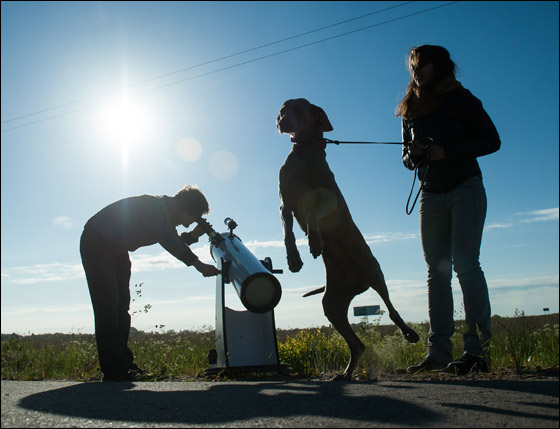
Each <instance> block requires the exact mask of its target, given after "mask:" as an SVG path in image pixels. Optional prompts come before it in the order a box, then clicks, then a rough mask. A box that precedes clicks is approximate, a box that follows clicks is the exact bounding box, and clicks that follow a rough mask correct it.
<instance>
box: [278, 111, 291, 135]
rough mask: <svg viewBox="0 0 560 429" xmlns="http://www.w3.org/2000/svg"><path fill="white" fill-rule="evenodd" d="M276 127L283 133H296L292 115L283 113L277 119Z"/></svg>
mask: <svg viewBox="0 0 560 429" xmlns="http://www.w3.org/2000/svg"><path fill="white" fill-rule="evenodd" d="M276 127H277V128H278V130H279V131H280V132H281V133H293V132H295V131H296V127H295V124H294V121H293V119H292V117H291V115H289V114H287V113H282V112H280V114H279V115H278V118H276Z"/></svg>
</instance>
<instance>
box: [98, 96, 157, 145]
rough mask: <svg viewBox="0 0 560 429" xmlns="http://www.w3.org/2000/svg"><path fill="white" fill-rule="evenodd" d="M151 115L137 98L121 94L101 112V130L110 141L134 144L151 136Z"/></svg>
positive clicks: (120, 143)
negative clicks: (119, 97)
mask: <svg viewBox="0 0 560 429" xmlns="http://www.w3.org/2000/svg"><path fill="white" fill-rule="evenodd" d="M152 119H153V116H152V115H151V114H150V111H149V109H148V108H147V107H146V106H145V105H144V104H142V103H141V102H140V101H138V100H133V99H131V98H129V97H127V96H123V97H122V98H121V99H120V100H117V101H115V102H113V103H111V104H109V105H107V106H106V107H105V108H104V109H103V110H102V112H101V131H102V134H103V135H104V136H105V138H107V139H108V140H109V141H110V142H112V143H115V144H119V145H122V146H127V147H129V146H135V145H137V144H140V143H143V142H146V141H148V140H149V139H150V137H151V132H152V123H153V120H152Z"/></svg>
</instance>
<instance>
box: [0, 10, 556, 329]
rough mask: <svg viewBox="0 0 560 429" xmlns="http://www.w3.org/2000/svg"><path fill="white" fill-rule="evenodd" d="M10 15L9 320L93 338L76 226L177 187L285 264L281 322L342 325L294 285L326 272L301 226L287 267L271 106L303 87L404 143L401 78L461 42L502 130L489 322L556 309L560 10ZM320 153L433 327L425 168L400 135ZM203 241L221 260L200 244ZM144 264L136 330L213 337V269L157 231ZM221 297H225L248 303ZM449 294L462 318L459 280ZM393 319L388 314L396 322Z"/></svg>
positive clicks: (280, 154)
mask: <svg viewBox="0 0 560 429" xmlns="http://www.w3.org/2000/svg"><path fill="white" fill-rule="evenodd" d="M1 8H2V10H1V12H2V17H1V19H2V25H1V58H2V64H1V116H2V134H1V150H2V153H1V166H2V168H1V176H2V180H1V186H2V189H1V272H2V277H1V281H2V283H1V291H2V296H1V298H2V299H1V314H2V321H1V322H2V333H12V332H15V333H19V334H22V335H28V334H31V333H34V334H40V333H56V332H61V333H93V332H94V329H93V311H92V308H91V302H90V298H89V293H88V288H87V283H86V280H85V276H84V272H83V267H82V265H81V258H80V254H79V240H80V235H81V233H82V230H83V225H84V224H85V223H86V222H87V220H88V219H89V218H90V217H91V216H93V215H94V214H95V213H96V212H98V211H99V210H101V209H102V208H103V207H105V206H106V205H108V204H110V203H112V202H114V201H117V200H120V199H122V198H126V197H130V196H135V195H142V194H150V195H174V194H175V192H177V191H178V190H179V189H180V188H182V187H183V186H184V185H187V184H190V185H196V186H198V187H199V188H200V189H201V190H202V192H203V193H204V194H205V195H206V197H207V199H208V201H209V203H210V208H211V212H210V213H209V215H208V216H207V219H208V220H209V221H210V223H212V225H213V226H214V228H215V229H216V230H217V231H218V232H225V231H226V227H225V225H224V223H223V220H224V219H225V218H226V217H231V218H233V219H234V220H235V221H236V222H237V224H238V225H239V226H238V227H237V229H236V230H235V232H236V234H237V235H238V236H239V238H240V239H241V240H243V242H244V244H245V245H246V246H247V247H248V248H249V249H250V250H251V251H252V252H253V254H254V255H255V256H256V257H257V258H259V259H264V258H265V257H270V258H271V260H272V262H273V265H274V268H277V269H282V270H283V273H282V274H277V277H278V279H279V281H280V282H281V285H282V299H281V300H280V302H279V304H278V305H277V307H276V308H275V310H274V316H275V321H276V327H277V328H281V329H289V328H309V327H319V326H324V325H328V320H327V319H326V317H325V316H324V315H323V310H322V307H321V295H315V296H312V297H308V298H302V294H304V293H305V292H308V291H310V290H312V289H314V288H316V287H319V286H322V285H323V284H324V281H325V272H324V266H323V263H322V260H321V259H320V258H319V259H313V258H312V257H311V255H310V254H309V250H308V247H307V243H306V240H305V235H304V234H303V233H302V232H301V231H300V230H296V238H297V239H298V245H299V250H300V253H301V255H302V258H303V262H304V266H303V268H302V270H301V271H300V272H299V273H291V272H290V271H289V270H288V268H287V263H286V257H285V249H284V247H283V241H282V240H283V231H282V224H281V221H280V215H279V206H280V200H279V197H278V171H279V169H280V167H281V165H282V164H283V162H284V160H285V158H286V156H287V154H288V153H289V151H290V149H291V143H290V141H289V136H287V135H285V134H284V135H281V134H279V132H278V131H277V129H276V123H275V121H276V116H277V114H278V111H279V109H280V106H281V105H282V103H283V102H284V101H285V100H287V99H291V98H306V99H308V100H309V101H310V102H312V103H314V104H316V105H318V106H321V107H322V108H323V109H324V110H325V112H326V113H327V115H328V117H329V119H330V121H331V123H332V125H333V127H334V131H332V132H330V133H327V134H325V137H328V138H331V139H336V140H350V141H397V142H398V141H401V119H400V118H398V117H396V116H395V115H394V111H395V107H396V105H397V104H398V102H399V101H400V99H401V98H402V96H403V95H404V90H405V88H406V85H407V83H408V80H409V74H408V71H407V69H406V67H405V57H406V55H407V52H408V51H409V49H410V48H411V47H413V46H418V45H422V44H434V45H442V46H445V47H446V48H447V49H448V50H449V51H450V53H451V57H452V59H453V60H454V61H455V62H456V63H457V65H458V70H459V73H458V80H459V81H460V82H462V84H463V86H465V87H466V88H467V89H469V90H470V91H471V92H472V93H473V94H474V95H475V96H476V97H478V98H479V99H480V100H481V101H482V102H483V105H484V108H485V109H486V111H487V112H488V114H489V115H490V117H491V118H492V120H493V121H494V124H495V125H496V128H497V130H498V132H499V134H500V138H501V141H502V147H501V149H500V150H499V151H498V152H496V153H494V154H491V155H488V156H485V157H482V158H479V164H480V166H481V169H482V172H483V178H484V185H485V188H486V192H487V197H488V212H487V217H486V224H485V231H484V236H483V242H482V248H481V257H480V262H481V266H482V269H483V271H484V273H485V275H486V279H487V282H488V286H489V293H490V300H491V305H492V314H497V315H500V316H503V317H510V316H513V315H514V314H515V312H516V310H517V311H523V312H524V313H525V314H527V315H529V314H530V315H533V314H534V315H537V314H543V309H544V308H548V309H549V311H550V313H555V312H558V289H559V281H558V278H559V275H558V247H559V246H558V237H559V231H558V207H559V204H558V195H559V192H558V182H559V171H558V161H559V154H558V147H559V144H558V142H559V136H558V117H559V112H558V100H559V96H558V95H559V92H558V82H559V74H558V53H559V49H558V40H559V37H558V36H559V35H558V16H559V13H558V12H559V11H558V2H535V1H530V2H422V1H420V2H362V1H360V2H352V1H344V2H337V1H332V2H259V1H256V2H255V1H252V2H165V1H158V2H149V1H148V2H72V1H68V2H20V1H18V2H15V1H3V2H2V3H1ZM327 161H328V163H329V165H330V167H331V169H332V171H333V173H334V175H335V178H336V180H337V183H338V185H339V187H340V189H341V191H342V193H343V195H344V197H345V199H346V201H347V203H348V206H349V208H350V212H351V214H352V216H353V219H354V221H355V222H356V225H357V226H358V228H359V229H360V230H361V232H362V234H363V235H364V237H365V239H366V241H367V243H368V244H369V245H370V247H371V249H372V251H373V254H374V255H375V256H376V258H377V259H378V260H379V262H380V264H381V267H382V270H383V273H384V275H385V278H386V280H387V284H388V287H389V292H390V296H391V299H392V302H393V304H394V306H395V307H396V308H397V310H398V311H399V313H400V314H401V316H402V318H403V319H404V320H406V321H409V322H415V323H416V322H418V323H419V322H424V321H427V320H428V311H427V290H426V265H425V262H424V259H423V254H422V247H421V243H420V237H419V222H418V208H417V207H416V209H415V210H414V212H413V213H412V214H411V215H410V216H407V215H406V213H405V205H406V199H407V197H408V194H409V191H410V187H411V185H412V179H413V173H412V172H411V171H409V170H407V169H406V168H404V166H403V164H402V160H401V148H400V146H389V145H387V146H382V145H339V146H335V145H329V146H328V147H327ZM416 189H417V188H416ZM183 230H184V229H182V228H179V229H178V231H179V233H180V232H183ZM191 248H192V249H193V251H194V252H195V253H196V254H197V255H198V256H199V257H200V259H201V260H203V261H205V262H207V263H213V260H212V258H211V255H210V251H209V246H208V240H207V239H206V237H201V239H200V241H199V242H198V243H197V244H194V245H192V246H191ZM130 256H131V261H132V278H131V290H132V295H133V298H134V301H133V302H132V303H131V312H135V313H134V315H133V321H132V325H133V326H134V327H135V328H137V329H141V330H144V331H154V330H156V331H161V330H171V329H173V330H176V331H180V330H185V329H191V330H199V329H213V328H214V323H215V314H216V313H215V300H216V279H215V278H203V277H202V276H201V275H200V274H199V273H198V272H197V271H196V270H195V269H194V268H192V267H187V266H185V265H184V264H183V263H181V262H179V261H178V260H176V259H175V258H174V257H172V256H171V255H169V254H168V253H167V252H165V250H164V249H163V248H162V247H161V246H160V245H159V244H156V245H153V246H149V247H143V248H140V249H138V250H136V251H135V252H131V253H130ZM226 290H227V293H226V305H227V306H228V307H230V308H233V309H236V310H243V307H242V306H241V303H240V300H239V299H238V297H237V295H236V293H235V291H234V289H233V287H231V286H230V285H226ZM453 293H454V305H455V311H456V317H457V318H463V317H464V311H463V309H462V294H461V290H460V286H459V283H458V281H457V279H456V276H454V279H453ZM146 305H151V307H150V308H149V310H148V312H145V311H144V309H145V306H146ZM363 305H381V309H383V310H386V308H385V306H384V304H383V303H382V301H381V299H380V298H379V296H378V295H377V293H376V292H374V291H373V290H371V289H370V290H368V291H366V292H364V293H363V294H361V295H359V296H357V297H356V298H355V299H354V301H353V302H352V304H351V308H350V310H349V320H350V321H351V322H352V323H357V322H359V321H360V318H358V317H355V316H353V310H352V307H355V306H363ZM373 320H374V319H373V318H370V322H371V321H373ZM375 320H377V319H375ZM379 321H380V323H382V324H389V323H391V322H390V320H389V318H388V316H387V315H386V314H385V315H383V316H381V317H380V319H379ZM162 325H163V327H162Z"/></svg>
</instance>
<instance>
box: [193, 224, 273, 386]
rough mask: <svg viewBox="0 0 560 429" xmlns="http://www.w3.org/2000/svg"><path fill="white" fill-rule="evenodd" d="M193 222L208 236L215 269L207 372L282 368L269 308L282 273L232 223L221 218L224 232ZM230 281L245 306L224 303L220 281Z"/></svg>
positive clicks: (222, 284) (271, 311)
mask: <svg viewBox="0 0 560 429" xmlns="http://www.w3.org/2000/svg"><path fill="white" fill-rule="evenodd" d="M197 223H198V224H199V225H201V226H202V227H203V228H204V231H205V232H206V234H207V235H208V237H209V240H210V254H211V255H212V258H213V259H214V261H215V262H216V266H217V267H218V269H219V270H220V274H219V275H218V277H217V279H216V349H215V350H210V352H209V353H208V362H209V364H210V368H209V369H207V370H206V373H207V374H209V375H213V374H219V373H220V372H221V371H224V370H227V371H235V372H253V371H263V370H264V371H274V370H278V371H281V370H282V366H281V365H280V363H279V356H278V344H277V341H276V328H275V323H274V308H275V307H276V305H277V304H278V302H279V301H280V298H281V296H282V288H281V286H280V282H279V281H278V279H277V278H276V277H275V276H274V274H276V273H282V270H275V269H273V267H272V261H271V260H270V258H268V257H267V258H265V259H264V260H262V261H261V260H259V259H257V258H256V257H255V256H254V255H253V254H252V253H251V251H250V250H249V249H247V247H245V245H244V244H243V243H242V241H241V239H240V238H239V237H237V236H236V235H235V234H234V233H233V230H234V229H235V228H236V227H237V223H236V222H235V221H234V220H233V219H231V218H226V219H225V221H224V223H225V224H226V225H227V227H228V229H229V232H224V233H221V234H219V233H217V232H216V231H215V230H214V229H213V228H212V225H210V224H209V223H208V222H207V221H206V220H205V219H203V218H198V219H197ZM227 283H231V284H232V285H233V287H234V288H235V291H236V292H237V295H238V296H239V299H240V300H241V303H242V304H243V306H244V307H245V308H246V309H247V311H236V310H233V309H231V308H228V307H227V306H226V302H225V301H226V298H225V292H224V289H225V284H227Z"/></svg>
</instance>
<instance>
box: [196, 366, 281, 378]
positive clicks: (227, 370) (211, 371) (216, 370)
mask: <svg viewBox="0 0 560 429" xmlns="http://www.w3.org/2000/svg"><path fill="white" fill-rule="evenodd" d="M289 370H290V367H289V366H288V365H255V366H230V367H216V366H214V367H212V366H211V367H210V368H207V369H206V370H205V371H204V374H205V375H207V376H213V377H215V376H218V375H223V376H229V375H232V376H238V375H244V374H252V373H266V372H273V373H277V374H289Z"/></svg>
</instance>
